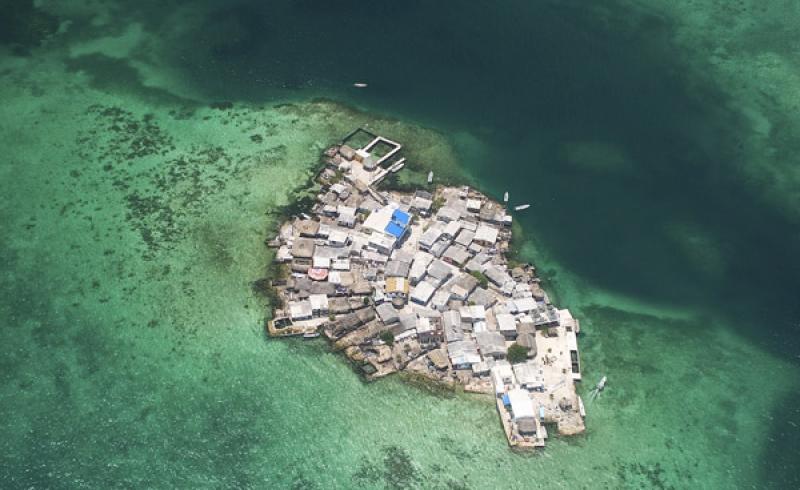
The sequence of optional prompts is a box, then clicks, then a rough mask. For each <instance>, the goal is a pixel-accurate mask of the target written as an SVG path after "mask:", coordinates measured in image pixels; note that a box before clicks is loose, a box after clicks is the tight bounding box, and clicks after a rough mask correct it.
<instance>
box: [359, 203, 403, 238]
mask: <svg viewBox="0 0 800 490" xmlns="http://www.w3.org/2000/svg"><path fill="white" fill-rule="evenodd" d="M395 209H397V206H391V205H389V206H384V207H382V208H380V209H378V210H375V211H373V212H372V213H370V215H369V216H367V219H365V220H364V228H367V229H370V230H373V231H376V232H378V233H383V230H385V229H386V225H388V224H389V221H391V220H392V213H394V210H395Z"/></svg>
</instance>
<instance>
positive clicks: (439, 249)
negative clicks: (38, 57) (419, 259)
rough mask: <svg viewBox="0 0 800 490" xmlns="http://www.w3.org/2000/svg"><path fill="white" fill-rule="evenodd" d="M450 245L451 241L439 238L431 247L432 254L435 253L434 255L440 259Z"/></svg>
mask: <svg viewBox="0 0 800 490" xmlns="http://www.w3.org/2000/svg"><path fill="white" fill-rule="evenodd" d="M449 246H450V243H449V242H447V241H442V240H439V241H438V242H436V243H434V244H433V246H432V247H431V250H430V252H431V255H433V256H434V257H436V258H437V259H438V258H440V257H441V256H442V255H444V252H445V250H447V247H449Z"/></svg>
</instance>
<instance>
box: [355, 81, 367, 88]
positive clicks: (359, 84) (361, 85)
mask: <svg viewBox="0 0 800 490" xmlns="http://www.w3.org/2000/svg"><path fill="white" fill-rule="evenodd" d="M353 87H355V88H367V84H366V83H364V82H356V83H354V84H353Z"/></svg>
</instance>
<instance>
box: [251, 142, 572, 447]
mask: <svg viewBox="0 0 800 490" xmlns="http://www.w3.org/2000/svg"><path fill="white" fill-rule="evenodd" d="M402 149H403V147H402V145H401V144H400V143H397V142H395V141H393V140H391V139H388V138H385V137H383V136H380V135H377V134H374V133H371V132H370V131H368V130H365V129H364V128H357V129H355V130H354V131H352V132H351V133H349V134H348V135H347V136H346V137H345V138H344V139H343V140H342V141H341V143H340V144H338V145H334V146H332V147H330V148H328V150H326V151H325V153H324V154H323V156H322V157H321V160H320V165H319V167H318V168H317V170H316V171H314V172H313V173H312V174H311V175H309V178H308V180H307V181H306V183H304V184H303V185H301V186H298V187H297V188H296V190H295V191H293V194H294V195H295V200H293V201H292V202H290V203H289V204H288V205H287V206H286V207H285V208H283V209H282V210H281V211H280V214H282V217H283V218H284V222H283V223H282V224H281V225H280V230H279V232H278V235H277V237H275V238H274V239H272V240H268V241H267V242H266V243H267V245H268V246H269V247H271V248H275V249H277V252H276V255H275V263H274V264H272V265H271V267H270V271H269V272H270V274H269V277H271V281H270V282H269V284H265V283H264V282H263V281H265V280H266V279H265V280H261V281H260V284H259V289H261V290H263V291H264V292H266V293H267V294H268V295H269V297H270V304H271V306H272V307H273V315H272V318H271V319H270V320H269V321H267V325H266V330H267V333H268V334H269V335H270V336H272V337H284V336H302V337H304V338H316V337H319V336H320V335H321V334H322V335H324V336H325V338H326V339H327V340H328V342H329V345H330V346H331V348H332V350H333V351H334V352H336V351H341V352H342V353H343V354H344V355H345V357H346V358H347V359H348V360H349V362H350V363H351V365H352V366H353V367H354V368H356V371H357V372H359V373H360V374H361V376H362V377H363V378H364V379H365V380H367V381H372V380H375V379H378V378H381V377H384V376H388V375H391V374H394V373H400V374H401V377H403V378H405V379H406V380H407V381H408V382H410V383H412V384H416V383H421V384H423V385H425V386H426V387H425V388H424V389H426V390H432V391H437V392H440V393H443V391H440V390H445V391H452V392H454V393H455V392H457V391H458V390H463V391H464V392H469V393H477V394H483V395H489V396H491V395H494V396H495V400H496V406H497V410H498V414H499V415H500V419H501V422H502V426H503V430H504V433H505V434H506V438H507V439H508V442H509V445H510V446H512V447H516V448H541V447H544V446H545V444H546V442H545V441H546V439H547V438H548V434H547V429H546V428H545V424H555V425H556V427H557V428H558V432H559V433H560V434H563V435H572V434H579V433H582V432H584V430H585V425H584V422H583V418H584V416H585V412H584V409H583V402H582V400H581V399H580V397H579V396H578V395H577V392H576V389H575V382H576V381H580V379H581V374H580V372H581V369H580V357H579V352H578V347H577V334H578V333H579V332H580V324H579V322H578V321H577V320H576V319H574V318H573V317H572V315H571V314H570V313H569V311H568V310H566V309H565V310H559V309H557V308H556V307H555V306H554V305H553V304H552V303H551V301H550V299H549V297H548V295H547V293H546V292H545V291H544V290H543V289H542V288H541V285H540V279H539V278H538V277H537V276H536V270H535V268H534V267H533V266H531V265H530V264H527V263H521V262H519V261H518V254H517V253H514V251H513V250H512V248H511V241H512V236H513V233H512V222H513V217H512V216H511V214H509V212H508V209H506V206H505V205H502V204H500V203H499V202H497V201H495V200H492V199H490V198H489V197H487V196H486V195H484V194H483V193H481V192H479V191H477V190H474V189H471V188H469V187H467V186H464V187H453V186H452V185H450V186H446V185H438V184H433V173H432V172H431V173H430V174H429V175H428V178H427V185H424V184H423V185H421V186H415V185H413V184H408V183H405V184H402V185H398V182H399V180H398V177H397V175H398V173H399V172H400V171H401V170H402V169H403V168H404V167H405V165H406V159H405V157H402V156H401V155H402ZM417 178H419V176H418V175H417ZM385 183H388V184H389V185H388V186H387V185H385ZM398 189H401V190H398ZM412 189H416V190H414V191H412ZM314 192H316V196H315V197H312V194H313V193H314ZM303 194H305V195H304V196H303V197H300V200H299V201H298V200H297V196H301V195H303ZM526 207H527V206H519V207H517V208H516V209H515V210H524V209H525V208H526ZM434 387H435V388H434Z"/></svg>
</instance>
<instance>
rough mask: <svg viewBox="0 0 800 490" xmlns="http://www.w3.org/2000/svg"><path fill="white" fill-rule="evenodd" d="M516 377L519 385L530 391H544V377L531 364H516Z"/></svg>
mask: <svg viewBox="0 0 800 490" xmlns="http://www.w3.org/2000/svg"><path fill="white" fill-rule="evenodd" d="M514 376H515V377H516V378H517V382H518V383H519V385H520V386H521V387H523V388H525V389H526V390H530V391H544V375H543V374H542V372H541V370H540V369H539V368H538V367H536V365H535V364H533V363H530V362H525V363H520V364H514Z"/></svg>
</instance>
